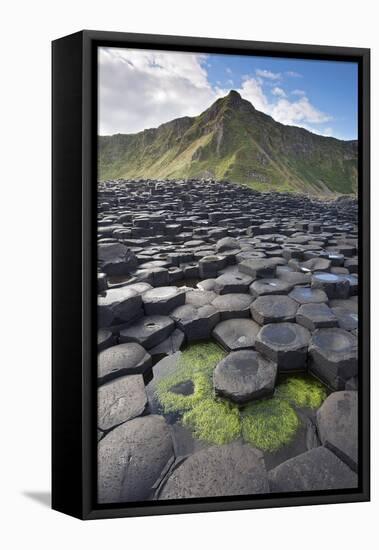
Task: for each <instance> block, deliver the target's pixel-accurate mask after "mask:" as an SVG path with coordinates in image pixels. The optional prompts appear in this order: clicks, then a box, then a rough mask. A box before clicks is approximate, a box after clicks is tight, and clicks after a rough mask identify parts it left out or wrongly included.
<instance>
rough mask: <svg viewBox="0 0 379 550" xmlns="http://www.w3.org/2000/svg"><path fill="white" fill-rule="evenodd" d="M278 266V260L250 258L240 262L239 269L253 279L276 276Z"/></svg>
mask: <svg viewBox="0 0 379 550" xmlns="http://www.w3.org/2000/svg"><path fill="white" fill-rule="evenodd" d="M276 266H277V264H276V262H275V261H274V260H273V259H271V258H250V259H247V260H243V261H242V262H240V263H239V264H238V270H239V271H240V272H241V273H246V275H250V277H252V278H253V279H258V278H259V279H267V278H274V277H275V274H276Z"/></svg>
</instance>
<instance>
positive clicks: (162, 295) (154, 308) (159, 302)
mask: <svg viewBox="0 0 379 550" xmlns="http://www.w3.org/2000/svg"><path fill="white" fill-rule="evenodd" d="M185 299H186V296H185V292H183V291H182V290H181V289H178V288H176V287H175V286H161V287H158V288H153V289H151V290H147V291H146V292H145V293H144V294H143V295H142V301H143V307H144V310H145V314H146V315H168V314H169V313H170V311H172V310H173V309H175V308H176V307H179V306H181V305H183V304H184V302H185Z"/></svg>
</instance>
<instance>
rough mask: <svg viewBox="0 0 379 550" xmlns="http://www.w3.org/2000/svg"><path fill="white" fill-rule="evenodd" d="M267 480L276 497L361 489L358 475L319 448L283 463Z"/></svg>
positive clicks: (331, 454) (323, 448)
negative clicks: (332, 490) (307, 492)
mask: <svg viewBox="0 0 379 550" xmlns="http://www.w3.org/2000/svg"><path fill="white" fill-rule="evenodd" d="M268 476H269V482H270V488H271V491H272V492H273V493H282V492H286V493H287V492H288V493H292V492H295V491H326V490H331V489H352V488H354V487H358V477H357V474H356V473H354V472H353V471H352V470H351V469H350V468H349V467H348V466H346V464H345V463H344V462H342V460H340V459H339V458H337V457H336V455H335V454H334V453H332V452H331V451H329V450H328V449H326V448H325V447H316V448H315V449H311V450H310V451H307V452H305V453H302V454H300V455H298V456H295V457H294V458H290V459H289V460H286V461H285V462H282V464H279V466H277V467H276V468H274V469H273V470H271V471H270V472H269V474H268Z"/></svg>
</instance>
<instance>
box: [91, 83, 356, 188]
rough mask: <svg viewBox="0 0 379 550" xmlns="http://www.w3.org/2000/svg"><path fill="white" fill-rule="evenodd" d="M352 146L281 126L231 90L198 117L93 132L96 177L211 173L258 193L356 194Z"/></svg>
mask: <svg viewBox="0 0 379 550" xmlns="http://www.w3.org/2000/svg"><path fill="white" fill-rule="evenodd" d="M357 145H358V144H357V141H355V140H354V141H341V140H338V139H335V138H332V137H324V136H319V135H317V134H313V133H311V132H309V131H308V130H305V129H303V128H299V127H296V126H286V125H284V124H280V123H279V122H276V121H275V120H274V119H273V118H271V117H270V116H268V115H266V114H264V113H262V112H260V111H257V110H256V109H255V108H254V106H253V105H252V104H251V103H250V102H249V101H246V100H245V99H242V97H241V96H240V94H239V93H238V92H236V91H234V90H232V91H230V93H229V94H228V95H227V96H225V97H223V98H220V99H218V100H217V101H215V102H214V103H213V104H212V105H211V106H210V107H209V108H208V109H207V110H205V111H204V112H203V113H201V114H200V115H199V116H196V117H182V118H178V119H175V120H172V121H171V122H167V123H165V124H162V125H161V126H159V127H158V128H155V129H148V130H144V131H142V132H139V133H137V134H115V135H113V136H99V155H98V174H99V178H98V179H99V180H104V179H116V178H154V179H159V178H168V179H177V178H189V177H194V178H197V177H198V178H202V177H205V178H208V177H212V178H215V179H224V180H228V181H231V182H235V183H240V184H246V185H248V186H249V187H252V188H254V189H257V190H261V191H270V190H273V191H274V190H275V191H292V192H302V193H311V194H316V195H317V194H319V195H325V194H335V193H337V194H338V193H341V194H348V193H356V190H357V174H358V169H357V164H358V146H357Z"/></svg>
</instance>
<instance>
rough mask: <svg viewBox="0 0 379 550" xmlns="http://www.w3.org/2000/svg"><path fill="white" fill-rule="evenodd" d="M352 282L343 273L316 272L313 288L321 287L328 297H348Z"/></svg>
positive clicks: (313, 277) (313, 278)
mask: <svg viewBox="0 0 379 550" xmlns="http://www.w3.org/2000/svg"><path fill="white" fill-rule="evenodd" d="M349 287H350V283H349V281H348V279H347V278H346V277H344V276H343V275H336V274H334V273H323V272H322V273H314V274H313V276H312V288H321V289H322V290H324V291H325V293H326V294H327V296H328V298H348V297H349V293H350V289H349Z"/></svg>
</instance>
